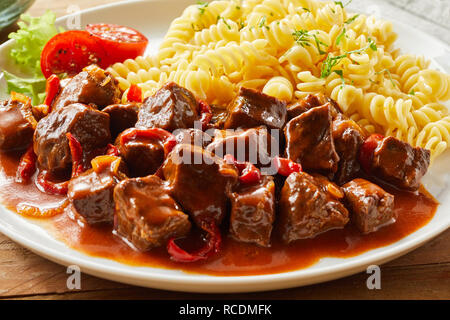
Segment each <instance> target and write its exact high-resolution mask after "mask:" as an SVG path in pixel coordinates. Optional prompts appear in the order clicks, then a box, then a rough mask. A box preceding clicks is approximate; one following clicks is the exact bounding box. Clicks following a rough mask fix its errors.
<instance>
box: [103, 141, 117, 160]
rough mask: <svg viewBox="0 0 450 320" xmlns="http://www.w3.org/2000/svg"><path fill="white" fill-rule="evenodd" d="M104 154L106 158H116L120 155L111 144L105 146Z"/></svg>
mask: <svg viewBox="0 0 450 320" xmlns="http://www.w3.org/2000/svg"><path fill="white" fill-rule="evenodd" d="M106 154H107V155H108V156H115V157H118V156H119V155H120V153H119V149H117V147H116V146H115V145H113V144H111V143H108V145H107V146H106Z"/></svg>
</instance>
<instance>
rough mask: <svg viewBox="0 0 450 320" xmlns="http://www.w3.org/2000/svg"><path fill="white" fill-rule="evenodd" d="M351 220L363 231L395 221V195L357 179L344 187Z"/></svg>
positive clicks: (370, 230)
mask: <svg viewBox="0 0 450 320" xmlns="http://www.w3.org/2000/svg"><path fill="white" fill-rule="evenodd" d="M342 188H343V190H344V193H345V201H346V203H347V207H348V208H349V210H350V213H351V218H350V219H351V221H352V223H353V224H354V225H356V227H357V228H358V229H359V230H360V231H361V232H362V233H370V232H374V231H377V230H378V229H379V228H381V227H383V226H386V225H388V224H391V223H394V222H395V219H396V214H395V211H394V196H393V195H392V194H390V193H388V192H386V191H384V190H383V189H381V188H380V187H379V186H377V185H376V184H373V183H371V182H369V181H367V180H364V179H355V180H352V181H350V182H348V183H346V184H345V185H344V186H343V187H342Z"/></svg>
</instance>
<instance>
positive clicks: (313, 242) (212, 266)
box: [0, 154, 438, 276]
mask: <svg viewBox="0 0 450 320" xmlns="http://www.w3.org/2000/svg"><path fill="white" fill-rule="evenodd" d="M18 162H19V158H18V156H16V155H9V154H0V198H1V202H2V204H3V205H4V206H6V207H7V208H8V209H10V210H13V211H17V210H16V207H17V205H19V204H23V203H25V204H28V205H35V206H39V207H41V208H49V207H57V206H58V205H60V204H61V203H62V202H63V201H64V199H65V198H64V197H62V196H51V195H46V194H44V193H42V192H40V191H39V190H38V189H37V188H36V187H35V185H34V183H30V184H27V185H21V184H18V183H16V182H14V177H15V173H16V169H17V165H18ZM383 187H384V189H385V190H386V191H388V192H390V193H392V194H394V196H395V211H396V213H397V216H398V218H397V221H396V223H394V224H391V225H389V226H386V227H383V228H381V229H380V230H378V231H377V232H374V233H371V234H368V235H362V234H361V233H360V232H359V231H358V230H356V229H355V228H354V227H353V226H352V225H348V226H347V227H345V228H344V229H341V230H332V231H328V232H326V233H324V234H321V235H319V236H317V237H316V238H314V239H308V240H300V241H297V242H295V243H293V244H291V245H288V246H287V245H285V244H282V243H281V242H279V241H277V240H276V239H275V240H273V243H272V247H270V248H261V247H258V246H256V245H251V244H245V243H241V242H237V241H235V240H233V239H231V238H229V237H226V236H224V237H223V243H222V250H221V252H220V253H219V254H217V255H215V256H213V257H211V258H210V259H208V260H207V261H199V262H195V263H190V264H184V263H176V262H173V261H171V260H170V259H169V255H168V254H167V252H166V250H165V248H157V249H154V250H152V251H150V252H138V251H136V250H133V249H132V248H130V247H129V246H128V245H127V244H126V243H125V242H123V240H122V239H120V238H119V237H117V236H115V235H114V234H113V232H112V227H102V228H98V227H91V226H89V225H87V224H84V223H82V222H81V221H79V220H77V219H76V218H75V215H74V214H73V212H72V211H71V209H70V206H69V207H68V208H67V209H66V210H65V211H64V212H63V213H62V214H60V215H57V216H54V217H51V218H46V219H33V221H38V222H39V224H40V225H42V226H43V227H44V228H45V229H46V230H48V231H49V233H50V234H52V235H53V236H54V237H55V238H57V239H59V240H60V241H62V242H64V243H66V244H67V245H68V246H69V247H71V248H73V249H75V250H78V251H80V252H83V253H85V254H87V255H90V256H95V257H102V258H108V259H112V260H116V261H118V262H121V263H124V264H129V265H133V266H151V267H160V268H168V269H181V270H183V271H186V272H193V273H202V274H210V275H218V276H242V275H261V274H271V273H279V272H286V271H293V270H297V269H301V268H305V267H308V266H310V265H312V264H314V263H316V262H318V261H319V260H320V259H321V258H324V257H338V258H346V257H352V256H356V255H358V254H361V253H363V252H366V251H368V250H371V249H375V248H379V247H382V246H386V245H389V244H391V243H394V242H396V241H398V240H400V239H402V238H404V237H406V236H407V235H409V234H411V233H413V232H414V231H416V230H417V229H419V228H421V227H422V226H424V225H426V224H427V223H428V222H429V221H430V220H431V219H432V218H433V216H434V213H435V211H436V208H437V206H438V203H437V202H436V200H435V199H434V198H433V197H432V196H431V195H430V194H429V193H428V192H427V191H426V190H425V189H424V188H421V189H420V191H419V192H417V193H411V192H406V191H399V190H396V189H392V188H389V187H387V186H383ZM224 234H225V233H224Z"/></svg>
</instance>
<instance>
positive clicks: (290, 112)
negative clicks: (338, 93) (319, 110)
mask: <svg viewBox="0 0 450 320" xmlns="http://www.w3.org/2000/svg"><path fill="white" fill-rule="evenodd" d="M325 103H326V99H325V97H324V96H323V95H318V94H308V95H307V96H306V97H305V98H303V99H300V100H297V101H295V102H293V103H291V104H289V105H288V106H287V118H288V120H291V119H293V118H295V117H298V116H299V115H301V114H302V113H305V112H306V111H308V110H310V109H312V108H315V107H319V106H321V105H323V104H325Z"/></svg>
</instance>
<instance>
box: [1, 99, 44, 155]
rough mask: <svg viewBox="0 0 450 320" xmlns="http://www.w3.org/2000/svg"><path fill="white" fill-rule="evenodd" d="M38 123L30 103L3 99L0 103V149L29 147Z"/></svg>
mask: <svg viewBox="0 0 450 320" xmlns="http://www.w3.org/2000/svg"><path fill="white" fill-rule="evenodd" d="M36 124H37V123H36V120H35V118H34V117H33V113H32V111H31V105H30V104H29V103H28V104H24V103H22V102H19V101H16V100H6V101H3V102H2V103H1V104H0V150H4V151H8V150H21V149H25V148H27V147H28V146H29V145H30V144H31V142H32V140H33V133H34V129H35V128H36Z"/></svg>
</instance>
